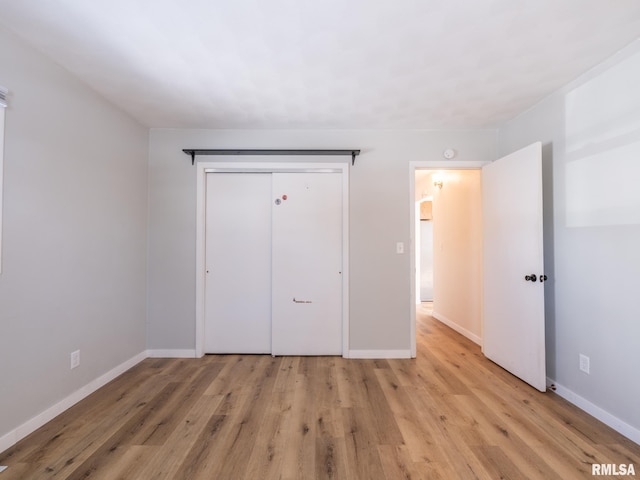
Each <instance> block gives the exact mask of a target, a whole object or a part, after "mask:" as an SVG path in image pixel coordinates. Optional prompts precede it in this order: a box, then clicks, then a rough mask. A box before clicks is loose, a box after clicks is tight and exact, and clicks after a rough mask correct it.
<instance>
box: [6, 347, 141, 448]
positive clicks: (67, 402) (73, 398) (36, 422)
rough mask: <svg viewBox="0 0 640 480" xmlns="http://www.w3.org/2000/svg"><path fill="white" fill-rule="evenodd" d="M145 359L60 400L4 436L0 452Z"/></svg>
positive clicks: (129, 362)
mask: <svg viewBox="0 0 640 480" xmlns="http://www.w3.org/2000/svg"><path fill="white" fill-rule="evenodd" d="M145 358H147V352H146V351H145V352H141V353H139V354H137V355H136V356H134V357H132V358H130V359H129V360H127V361H126V362H124V363H121V364H120V365H118V366H117V367H115V368H112V369H111V370H109V371H108V372H107V373H105V374H103V375H101V376H99V377H98V378H96V379H95V380H92V381H91V382H89V383H88V384H86V385H85V386H84V387H81V388H80V389H78V390H76V391H75V392H73V393H72V394H71V395H69V396H68V397H66V398H64V399H62V400H60V401H59V402H58V403H56V404H55V405H52V406H51V407H49V408H47V409H46V410H45V411H44V412H41V413H39V414H38V415H36V416H35V417H33V418H32V419H30V420H27V421H26V422H25V423H23V424H22V425H19V426H18V427H16V428H15V429H13V430H11V431H10V432H8V433H7V434H5V435H3V436H2V437H0V452H4V451H5V450H6V449H8V448H10V447H12V446H13V445H15V444H16V443H18V442H19V441H20V440H22V439H23V438H24V437H26V436H27V435H29V434H31V433H33V432H34V431H36V430H37V429H38V428H40V427H42V426H43V425H44V424H45V423H47V422H49V421H51V420H53V419H54V418H55V417H57V416H58V415H60V414H61V413H62V412H64V411H65V410H67V409H69V408H71V407H72V406H74V405H75V404H76V403H78V402H79V401H80V400H83V399H84V398H86V397H88V396H89V395H91V394H92V393H93V392H95V391H96V390H98V389H99V388H100V387H102V386H104V385H106V384H107V383H109V382H110V381H111V380H113V379H114V378H116V377H118V376H119V375H122V374H123V373H124V372H126V371H127V370H129V369H130V368H132V367H134V366H135V365H137V364H138V363H140V362H141V361H142V360H144V359H145Z"/></svg>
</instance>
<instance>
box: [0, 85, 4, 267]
mask: <svg viewBox="0 0 640 480" xmlns="http://www.w3.org/2000/svg"><path fill="white" fill-rule="evenodd" d="M0 89H2V87H0ZM4 107H5V106H3V105H0V273H2V210H3V207H2V198H3V193H2V190H3V188H2V186H3V184H4V180H3V176H4V175H3V172H4V125H5V118H4V117H5V113H4V110H5V108H4Z"/></svg>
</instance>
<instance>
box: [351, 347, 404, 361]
mask: <svg viewBox="0 0 640 480" xmlns="http://www.w3.org/2000/svg"><path fill="white" fill-rule="evenodd" d="M347 358H371V359H375V358H411V350H408V349H407V350H349V354H348V356H347Z"/></svg>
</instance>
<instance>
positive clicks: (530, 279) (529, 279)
mask: <svg viewBox="0 0 640 480" xmlns="http://www.w3.org/2000/svg"><path fill="white" fill-rule="evenodd" d="M524 279H525V280H526V281H527V282H535V281H536V280H538V277H537V276H536V274H535V273H532V274H531V275H525V276H524Z"/></svg>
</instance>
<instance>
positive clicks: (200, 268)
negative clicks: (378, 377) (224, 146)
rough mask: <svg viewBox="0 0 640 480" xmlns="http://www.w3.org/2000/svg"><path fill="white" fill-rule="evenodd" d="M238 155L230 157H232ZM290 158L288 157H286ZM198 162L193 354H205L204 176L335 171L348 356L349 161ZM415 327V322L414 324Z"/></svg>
mask: <svg viewBox="0 0 640 480" xmlns="http://www.w3.org/2000/svg"><path fill="white" fill-rule="evenodd" d="M233 158H237V157H231V159H233ZM289 158H290V159H291V157H289ZM292 160H294V161H292V162H230V161H224V159H222V161H220V162H198V163H197V164H196V318H195V356H196V358H199V357H202V356H203V355H204V328H205V299H206V295H205V276H206V264H205V247H206V229H205V225H206V217H205V211H206V193H207V189H206V175H207V173H210V172H211V173H214V172H240V173H246V172H271V173H274V172H310V173H313V172H336V173H341V175H342V198H343V202H342V356H343V357H345V358H347V357H348V356H349V164H348V163H330V162H327V163H324V162H314V163H310V162H300V161H295V159H292ZM414 328H415V325H414Z"/></svg>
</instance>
